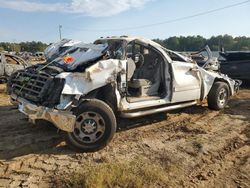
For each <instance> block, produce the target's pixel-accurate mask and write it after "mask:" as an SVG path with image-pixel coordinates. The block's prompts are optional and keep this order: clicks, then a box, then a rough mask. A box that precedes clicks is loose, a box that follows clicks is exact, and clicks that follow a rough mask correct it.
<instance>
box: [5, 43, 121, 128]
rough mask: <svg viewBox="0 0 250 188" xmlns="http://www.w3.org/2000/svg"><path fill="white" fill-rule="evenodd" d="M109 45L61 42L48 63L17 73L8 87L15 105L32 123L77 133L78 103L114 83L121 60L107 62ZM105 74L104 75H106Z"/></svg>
mask: <svg viewBox="0 0 250 188" xmlns="http://www.w3.org/2000/svg"><path fill="white" fill-rule="evenodd" d="M106 50H107V45H106V44H99V45H95V44H84V43H79V42H78V43H72V41H61V42H60V43H57V44H54V45H52V46H50V47H49V48H48V49H47V50H46V57H47V59H48V61H47V63H45V64H38V65H34V66H32V67H29V68H27V69H25V70H20V71H17V72H16V73H14V74H13V75H12V76H11V77H10V79H9V81H8V84H7V91H8V94H9V95H10V98H11V101H12V103H15V104H18V106H19V111H20V112H22V113H24V114H25V115H27V116H28V117H29V119H30V120H31V122H33V123H35V122H36V121H37V120H47V121H49V122H51V123H53V124H54V125H55V126H56V127H57V128H59V129H60V130H63V131H66V132H73V130H74V125H75V121H76V120H75V119H76V117H75V115H74V114H73V112H72V108H73V106H74V105H75V104H74V102H75V101H77V100H79V98H80V97H81V96H84V95H86V94H87V93H88V92H90V91H92V90H94V89H96V88H98V87H101V86H103V85H105V84H107V82H108V80H112V79H113V80H114V76H115V75H114V73H116V72H118V70H117V69H118V68H119V61H118V60H112V59H109V60H103V58H102V57H103V56H104V55H105V52H106ZM102 71H103V72H102Z"/></svg>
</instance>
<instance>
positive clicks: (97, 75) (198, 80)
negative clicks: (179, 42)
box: [8, 36, 240, 151]
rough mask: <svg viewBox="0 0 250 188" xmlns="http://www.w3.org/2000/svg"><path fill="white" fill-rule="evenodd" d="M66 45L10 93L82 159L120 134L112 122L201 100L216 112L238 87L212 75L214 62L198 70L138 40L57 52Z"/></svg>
mask: <svg viewBox="0 0 250 188" xmlns="http://www.w3.org/2000/svg"><path fill="white" fill-rule="evenodd" d="M72 44H73V43H72ZM64 45H66V46H68V45H67V44H65V42H62V43H56V44H55V45H52V46H50V47H49V48H48V49H47V50H46V57H47V59H49V60H50V61H49V62H47V63H46V64H39V65H35V66H32V67H29V68H27V69H25V70H23V71H18V72H17V73H15V74H13V75H12V76H11V79H10V81H9V83H8V93H9V94H10V96H11V99H12V100H13V101H15V102H18V103H19V110H20V111H21V112H23V113H24V114H26V115H28V117H29V119H30V120H31V121H33V122H35V121H37V120H39V119H44V120H47V121H50V122H52V123H54V124H55V126H56V127H58V128H59V129H60V130H63V132H64V136H65V139H66V142H67V143H68V144H69V145H70V146H72V147H73V148H75V149H78V150H81V151H96V150H98V149H101V148H103V147H105V146H106V145H107V143H108V142H109V141H110V140H111V139H112V138H113V135H114V133H115V131H116V129H117V119H116V117H117V116H121V117H124V118H135V117H139V116H145V115H149V114H154V113H159V112H164V111H169V110H173V109H178V108H184V107H188V106H192V105H196V104H198V103H199V101H202V100H204V99H205V98H207V99H208V106H209V108H211V109H214V110H220V109H223V108H224V107H225V106H226V105H227V102H228V99H229V97H230V96H232V95H234V93H235V91H237V90H238V89H239V85H240V82H239V81H235V80H232V79H230V78H229V77H227V76H226V75H223V74H221V73H218V72H216V70H217V69H216V67H217V63H218V62H217V61H216V59H214V58H210V59H208V61H207V62H206V63H205V65H204V68H201V67H199V66H198V65H197V63H195V62H193V60H192V59H189V58H188V57H185V56H182V55H180V54H178V53H176V52H173V51H171V50H168V49H165V48H163V47H162V46H160V45H159V44H157V43H155V42H153V41H151V40H147V39H143V38H139V37H127V36H121V37H112V38H103V39H99V40H97V41H95V43H94V44H84V43H77V44H74V45H72V47H70V48H67V49H66V50H62V52H61V50H60V49H61V48H63V49H64ZM55 54H57V55H55Z"/></svg>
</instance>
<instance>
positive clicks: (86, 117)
mask: <svg viewBox="0 0 250 188" xmlns="http://www.w3.org/2000/svg"><path fill="white" fill-rule="evenodd" d="M75 115H76V124H75V129H74V131H73V132H72V133H65V140H66V143H67V144H68V145H69V146H70V147H71V148H73V149H75V150H77V151H80V152H92V151H97V150H100V149H102V148H104V147H105V146H106V145H107V144H108V143H109V142H110V141H111V139H112V138H113V136H114V134H115V132H116V126H117V125H116V118H115V115H114V112H113V110H112V109H111V108H110V107H109V106H108V105H107V104H106V103H104V102H103V101H100V100H97V99H90V100H88V101H85V102H84V103H83V104H82V105H80V106H79V107H78V108H77V110H76V111H75Z"/></svg>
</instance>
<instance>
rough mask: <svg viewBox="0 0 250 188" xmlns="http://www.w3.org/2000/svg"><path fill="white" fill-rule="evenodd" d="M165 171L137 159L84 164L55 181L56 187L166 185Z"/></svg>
mask: <svg viewBox="0 0 250 188" xmlns="http://www.w3.org/2000/svg"><path fill="white" fill-rule="evenodd" d="M167 183H168V176H167V173H166V172H165V171H164V169H163V168H162V167H161V166H158V165H154V164H152V163H150V161H147V160H142V159H137V160H133V161H130V162H115V163H102V164H98V165H94V166H93V165H92V166H91V165H86V166H85V167H83V171H82V172H74V173H71V174H69V175H64V176H63V177H61V178H59V179H57V180H56V181H55V184H56V185H55V186H56V187H75V188H77V187H85V188H90V187H96V188H102V187H110V188H111V187H112V188H113V187H131V188H142V187H143V188H144V187H163V186H164V187H166V186H167Z"/></svg>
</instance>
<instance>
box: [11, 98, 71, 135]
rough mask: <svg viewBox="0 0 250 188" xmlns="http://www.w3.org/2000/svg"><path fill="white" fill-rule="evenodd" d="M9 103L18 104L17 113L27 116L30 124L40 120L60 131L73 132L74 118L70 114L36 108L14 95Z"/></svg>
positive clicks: (41, 107)
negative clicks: (47, 122) (49, 123)
mask: <svg viewBox="0 0 250 188" xmlns="http://www.w3.org/2000/svg"><path fill="white" fill-rule="evenodd" d="M11 101H12V103H13V102H14V103H18V109H19V111H20V112H22V113H23V114H25V115H27V116H28V117H29V119H30V120H31V122H32V123H35V122H36V120H41V119H42V120H46V121H49V122H51V123H53V124H54V125H55V126H56V127H57V128H58V129H60V130H63V131H66V132H73V130H74V126H75V122H76V116H75V115H73V114H72V112H69V111H60V110H56V109H51V108H47V107H43V106H37V105H34V104H32V103H30V102H28V101H26V100H25V99H22V98H18V97H16V96H15V95H11Z"/></svg>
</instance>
